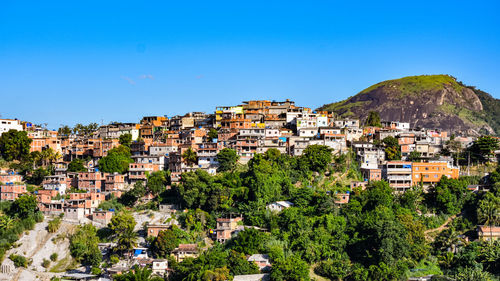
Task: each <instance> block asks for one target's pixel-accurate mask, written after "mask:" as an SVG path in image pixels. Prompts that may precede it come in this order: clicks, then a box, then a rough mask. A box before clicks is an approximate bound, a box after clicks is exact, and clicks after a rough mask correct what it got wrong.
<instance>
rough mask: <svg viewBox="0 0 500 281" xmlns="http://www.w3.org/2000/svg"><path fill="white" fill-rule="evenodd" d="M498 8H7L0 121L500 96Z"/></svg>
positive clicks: (469, 4)
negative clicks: (420, 92) (430, 94)
mask: <svg viewBox="0 0 500 281" xmlns="http://www.w3.org/2000/svg"><path fill="white" fill-rule="evenodd" d="M499 8H500V3H499V1H269V0H268V1H256V0H254V1H235V0H232V1H33V2H27V1H14V0H5V1H2V2H0V97H1V106H0V114H1V115H2V116H3V117H4V118H19V119H22V120H29V121H33V122H35V123H48V124H49V127H51V128H57V127H59V126H60V124H67V125H74V124H75V123H78V122H80V123H89V122H98V123H101V122H102V121H103V122H104V123H109V122H111V121H124V122H137V121H139V120H140V118H141V116H144V115H168V116H172V115H175V114H183V113H185V112H189V111H206V112H210V111H213V110H214V108H215V106H217V105H233V104H238V103H240V102H241V101H242V100H249V99H269V100H283V99H286V98H290V99H293V100H295V101H296V102H297V104H298V105H302V106H309V107H313V108H316V107H318V106H320V105H322V104H324V103H329V102H333V101H339V100H342V99H345V98H347V97H349V96H352V95H354V94H356V93H357V92H359V91H361V90H362V89H364V88H366V87H368V86H370V85H372V84H374V83H377V82H380V81H382V80H387V79H393V78H399V77H402V76H408V75H419V74H439V73H446V74H451V75H453V76H455V77H457V78H458V79H459V80H461V81H464V82H465V83H466V84H469V85H475V86H477V87H479V88H480V89H482V90H485V91H487V92H489V93H491V94H492V95H493V96H494V97H496V98H500V79H499V77H500V75H499V74H500V73H499V70H498V68H499V66H500V53H499V50H500V17H499V16H498V11H499Z"/></svg>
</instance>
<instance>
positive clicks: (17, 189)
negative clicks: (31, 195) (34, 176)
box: [0, 183, 27, 201]
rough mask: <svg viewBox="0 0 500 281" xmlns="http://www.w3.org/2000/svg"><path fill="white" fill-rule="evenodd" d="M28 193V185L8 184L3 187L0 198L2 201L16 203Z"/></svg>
mask: <svg viewBox="0 0 500 281" xmlns="http://www.w3.org/2000/svg"><path fill="white" fill-rule="evenodd" d="M26 192H27V190H26V185H24V184H14V183H7V184H4V185H2V186H1V194H0V198H1V199H2V201H3V200H8V201H14V200H16V199H17V198H19V196H21V195H22V194H25V193H26Z"/></svg>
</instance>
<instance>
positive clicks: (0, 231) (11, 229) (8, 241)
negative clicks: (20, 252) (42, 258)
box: [0, 196, 43, 259]
mask: <svg viewBox="0 0 500 281" xmlns="http://www.w3.org/2000/svg"><path fill="white" fill-rule="evenodd" d="M41 221H43V215H42V214H41V213H40V212H38V208H37V204H36V199H35V197H34V196H22V197H20V198H19V199H17V200H16V201H14V202H9V201H2V202H0V259H3V258H4V255H5V252H6V251H7V250H8V249H10V248H11V247H12V246H13V245H14V243H15V242H16V241H17V240H18V239H19V236H20V235H21V234H22V233H23V232H24V231H26V230H31V229H33V228H34V226H35V224H36V223H37V222H41Z"/></svg>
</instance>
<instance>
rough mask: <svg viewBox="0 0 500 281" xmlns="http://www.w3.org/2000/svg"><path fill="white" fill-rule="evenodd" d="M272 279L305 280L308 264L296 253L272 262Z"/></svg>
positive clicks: (278, 280) (280, 280)
mask: <svg viewBox="0 0 500 281" xmlns="http://www.w3.org/2000/svg"><path fill="white" fill-rule="evenodd" d="M271 280H273V281H282V280H287V281H305V280H309V265H308V264H307V263H306V262H305V261H303V260H302V259H301V258H300V257H299V256H298V255H293V256H291V257H288V258H286V259H279V260H277V261H275V262H274V264H273V267H272V269H271Z"/></svg>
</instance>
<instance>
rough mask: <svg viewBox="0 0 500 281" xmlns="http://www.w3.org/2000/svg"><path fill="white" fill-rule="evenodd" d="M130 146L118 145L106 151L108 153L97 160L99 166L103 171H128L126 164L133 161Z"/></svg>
mask: <svg viewBox="0 0 500 281" xmlns="http://www.w3.org/2000/svg"><path fill="white" fill-rule="evenodd" d="M130 156H131V154H130V148H128V147H126V146H124V145H120V146H118V147H115V148H113V149H111V150H110V151H108V155H107V156H106V157H103V158H102V159H101V160H99V168H100V169H101V171H102V172H105V173H120V174H123V173H125V172H127V171H128V166H129V164H130V163H133V162H134V161H133V160H132V159H131V158H130Z"/></svg>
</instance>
